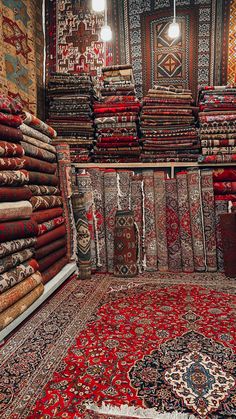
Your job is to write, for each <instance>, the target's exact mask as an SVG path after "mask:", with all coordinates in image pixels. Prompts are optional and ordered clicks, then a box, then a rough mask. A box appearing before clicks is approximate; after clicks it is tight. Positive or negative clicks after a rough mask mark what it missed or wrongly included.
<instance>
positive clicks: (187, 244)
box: [177, 172, 194, 272]
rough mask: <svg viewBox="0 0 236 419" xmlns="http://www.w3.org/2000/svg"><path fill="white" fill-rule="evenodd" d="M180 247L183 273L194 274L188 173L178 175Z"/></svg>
mask: <svg viewBox="0 0 236 419" xmlns="http://www.w3.org/2000/svg"><path fill="white" fill-rule="evenodd" d="M177 192H178V210H179V229H180V245H181V255H182V269H183V272H193V271H194V263H193V243H192V229H191V220H190V208H189V197H188V180H187V172H179V173H177Z"/></svg>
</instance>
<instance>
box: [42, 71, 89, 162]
mask: <svg viewBox="0 0 236 419" xmlns="http://www.w3.org/2000/svg"><path fill="white" fill-rule="evenodd" d="M94 97H95V94H94V87H93V82H92V79H91V76H90V75H89V74H86V73H85V74H80V75H76V74H67V73H63V74H62V73H52V74H51V76H50V78H49V83H48V99H49V119H48V122H49V124H50V125H51V126H52V127H54V128H55V129H56V130H57V133H58V140H59V141H63V142H64V143H65V142H67V143H68V144H70V153H71V161H72V162H89V161H90V160H91V159H90V150H91V148H92V144H93V140H94V127H93V113H92V112H93V101H94Z"/></svg>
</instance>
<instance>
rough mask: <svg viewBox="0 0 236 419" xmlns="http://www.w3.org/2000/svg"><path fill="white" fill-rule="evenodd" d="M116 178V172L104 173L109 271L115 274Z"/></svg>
mask: <svg viewBox="0 0 236 419" xmlns="http://www.w3.org/2000/svg"><path fill="white" fill-rule="evenodd" d="M116 176H117V174H116V171H115V170H112V169H107V170H105V172H104V210H105V234H106V250H107V270H108V272H109V273H113V267H114V264H113V258H114V228H115V214H116V210H117V195H118V189H117V178H116Z"/></svg>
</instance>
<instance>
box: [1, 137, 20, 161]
mask: <svg viewBox="0 0 236 419" xmlns="http://www.w3.org/2000/svg"><path fill="white" fill-rule="evenodd" d="M24 154H25V152H24V149H23V147H22V146H21V145H20V144H14V143H8V142H7V141H0V156H1V157H22V156H24Z"/></svg>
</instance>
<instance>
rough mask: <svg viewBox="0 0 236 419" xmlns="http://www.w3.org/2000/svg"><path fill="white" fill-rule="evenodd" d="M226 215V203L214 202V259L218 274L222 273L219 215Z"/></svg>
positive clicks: (222, 261) (222, 260)
mask: <svg viewBox="0 0 236 419" xmlns="http://www.w3.org/2000/svg"><path fill="white" fill-rule="evenodd" d="M227 213H228V201H215V216H216V257H217V268H218V271H219V272H224V258H223V244H222V235H221V228H220V215H221V214H227Z"/></svg>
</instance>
